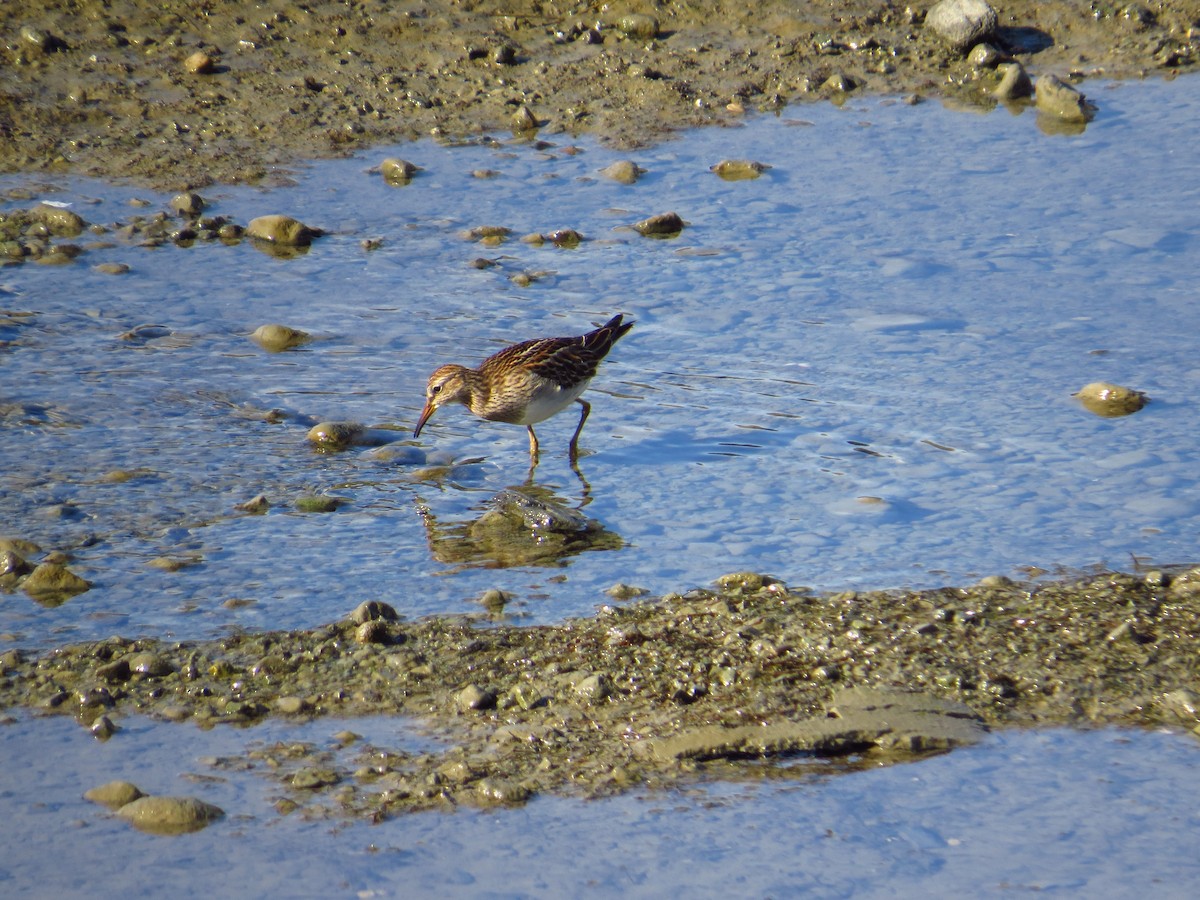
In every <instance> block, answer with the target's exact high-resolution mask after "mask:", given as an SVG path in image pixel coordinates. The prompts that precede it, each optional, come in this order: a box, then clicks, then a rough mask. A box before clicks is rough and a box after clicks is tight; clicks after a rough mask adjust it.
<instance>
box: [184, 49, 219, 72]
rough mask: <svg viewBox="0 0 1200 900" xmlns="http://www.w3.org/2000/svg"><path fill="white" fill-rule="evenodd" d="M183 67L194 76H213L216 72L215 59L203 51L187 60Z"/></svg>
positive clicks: (198, 51) (197, 52)
mask: <svg viewBox="0 0 1200 900" xmlns="http://www.w3.org/2000/svg"><path fill="white" fill-rule="evenodd" d="M183 67H184V68H185V69H187V71H189V72H191V73H192V74H193V75H211V74H212V73H213V72H214V71H215V70H216V64H215V63H214V62H213V58H212V57H211V56H209V55H208V54H207V53H205V52H204V51H203V50H197V51H196V52H195V53H193V54H192V55H191V56H189V57H188V58H187V59H185V60H184V61H183Z"/></svg>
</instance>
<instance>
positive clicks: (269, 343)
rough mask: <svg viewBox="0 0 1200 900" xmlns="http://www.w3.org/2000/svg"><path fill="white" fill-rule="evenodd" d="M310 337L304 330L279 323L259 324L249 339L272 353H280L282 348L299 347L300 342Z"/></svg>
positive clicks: (302, 342)
mask: <svg viewBox="0 0 1200 900" xmlns="http://www.w3.org/2000/svg"><path fill="white" fill-rule="evenodd" d="M311 337H312V336H311V335H310V334H309V333H308V332H306V331H300V330H299V329H296V328H289V327H288V326H287V325H279V324H270V325H259V326H258V327H257V328H255V329H254V332H253V333H252V334H251V335H250V338H251V340H253V341H254V342H255V343H256V344H258V345H259V346H260V347H262V348H263V349H264V350H269V351H271V352H272V353H280V352H282V351H284V350H290V349H291V348H293V347H299V346H300V345H301V344H304V343H306V342H308V341H309V340H311Z"/></svg>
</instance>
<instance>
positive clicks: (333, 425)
mask: <svg viewBox="0 0 1200 900" xmlns="http://www.w3.org/2000/svg"><path fill="white" fill-rule="evenodd" d="M367 430H368V429H367V426H366V425H360V424H359V423H358V422H320V423H318V424H316V425H314V426H313V427H312V428H310V429H308V440H309V441H310V442H311V443H313V444H317V445H318V446H321V447H327V448H330V449H338V450H340V449H342V448H344V447H350V446H353V445H356V444H360V443H364V442H365V439H366V435H367Z"/></svg>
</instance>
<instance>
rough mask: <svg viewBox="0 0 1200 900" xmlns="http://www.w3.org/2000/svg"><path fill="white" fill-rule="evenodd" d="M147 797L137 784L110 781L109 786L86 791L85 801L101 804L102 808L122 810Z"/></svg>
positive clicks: (105, 785)
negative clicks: (123, 807) (127, 805)
mask: <svg viewBox="0 0 1200 900" xmlns="http://www.w3.org/2000/svg"><path fill="white" fill-rule="evenodd" d="M145 796H146V795H145V794H143V793H142V792H141V790H140V789H139V788H138V786H137V785H136V784H131V783H130V782H128V781H110V782H108V783H107V784H102V785H100V786H99V787H94V788H92V789H91V790H89V791H85V792H84V795H83V799H84V800H88V801H90V802H92V803H99V804H100V805H101V806H107V807H108V808H109V809H120V808H121V807H122V806H125V805H126V804H129V803H132V802H133V801H134V800H137V799H138V798H140V797H145Z"/></svg>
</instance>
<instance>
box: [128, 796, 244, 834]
mask: <svg viewBox="0 0 1200 900" xmlns="http://www.w3.org/2000/svg"><path fill="white" fill-rule="evenodd" d="M117 815H118V816H120V817H121V818H122V819H127V820H128V821H129V822H131V823H132V824H133V826H134V827H135V828H137V829H139V830H141V831H146V832H150V833H151V834H182V833H185V832H188V831H198V830H199V829H201V828H203V827H204V826H205V825H207V824H208V823H209V822H211V821H213V820H214V819H219V818H221V817H222V816H223V815H225V812H224V810H222V809H220V808H219V807H216V806H213V805H212V804H211V803H205V802H204V801H203V800H198V799H196V798H195V797H155V796H144V797H139V798H138V799H136V800H134V801H133V802H131V803H126V804H125V805H124V806H122V807H121V808H120V809H118V810H117Z"/></svg>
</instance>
